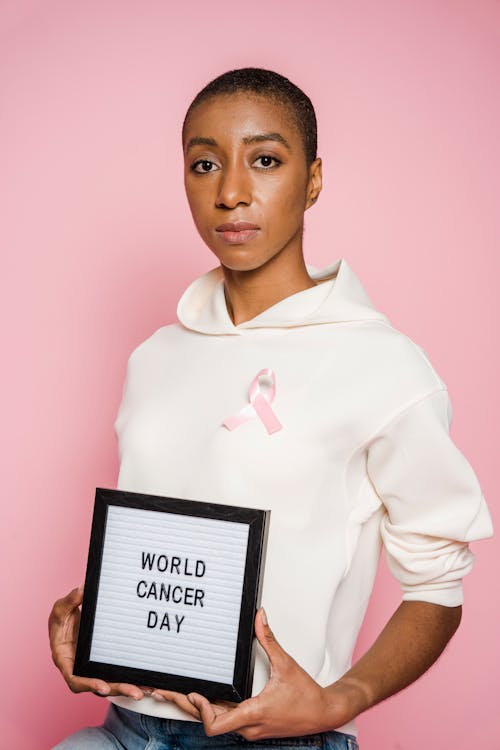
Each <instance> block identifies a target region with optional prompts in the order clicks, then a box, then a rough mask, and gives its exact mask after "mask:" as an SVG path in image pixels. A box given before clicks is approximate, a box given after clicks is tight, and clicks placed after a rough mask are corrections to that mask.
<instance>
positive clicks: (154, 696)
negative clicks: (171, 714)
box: [151, 693, 165, 702]
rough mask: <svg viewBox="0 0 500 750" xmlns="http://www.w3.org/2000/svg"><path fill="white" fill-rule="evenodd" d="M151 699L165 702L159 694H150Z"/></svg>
mask: <svg viewBox="0 0 500 750" xmlns="http://www.w3.org/2000/svg"><path fill="white" fill-rule="evenodd" d="M151 697H152V698H154V699H155V701H160V702H161V701H165V698H164V697H163V695H161V694H160V693H151Z"/></svg>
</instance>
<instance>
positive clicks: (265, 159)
mask: <svg viewBox="0 0 500 750" xmlns="http://www.w3.org/2000/svg"><path fill="white" fill-rule="evenodd" d="M257 162H260V164H258V165H257V166H258V167H259V169H272V168H273V167H277V166H279V165H280V164H281V162H280V160H279V159H277V158H276V157H275V156H269V155H268V154H262V156H258V157H257V159H256V160H255V161H254V164H257Z"/></svg>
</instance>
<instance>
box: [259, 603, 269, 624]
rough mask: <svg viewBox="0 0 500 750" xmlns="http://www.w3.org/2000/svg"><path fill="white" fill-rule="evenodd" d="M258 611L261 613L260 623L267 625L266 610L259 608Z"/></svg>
mask: <svg viewBox="0 0 500 750" xmlns="http://www.w3.org/2000/svg"><path fill="white" fill-rule="evenodd" d="M260 611H261V618H262V622H263V623H264V625H267V624H268V622H267V615H266V610H265V609H264V607H261V610H260Z"/></svg>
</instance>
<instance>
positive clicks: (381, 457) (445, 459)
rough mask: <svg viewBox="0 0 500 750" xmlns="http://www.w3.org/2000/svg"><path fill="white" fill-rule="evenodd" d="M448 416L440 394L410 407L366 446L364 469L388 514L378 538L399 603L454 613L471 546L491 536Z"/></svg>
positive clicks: (478, 490) (448, 408) (445, 396)
mask: <svg viewBox="0 0 500 750" xmlns="http://www.w3.org/2000/svg"><path fill="white" fill-rule="evenodd" d="M451 415H452V412H451V405H450V401H449V398H448V392H447V390H446V389H445V388H440V389H439V390H437V391H434V392H432V393H430V394H428V395H426V396H424V397H423V398H422V399H420V400H419V401H417V402H415V403H413V404H412V405H411V406H409V407H407V408H406V409H405V410H404V411H403V412H401V413H400V414H399V415H398V416H396V417H395V418H394V419H392V420H391V421H390V423H389V424H388V425H387V426H386V427H385V428H384V429H383V430H381V431H380V432H379V433H377V435H376V436H375V437H374V438H373V440H371V441H370V444H369V446H368V457H367V470H368V474H369V477H370V479H371V481H372V483H373V485H374V487H375V490H376V492H377V494H378V495H379V497H380V499H381V500H382V502H383V504H384V505H385V508H386V511H387V512H386V514H385V515H384V517H383V519H382V523H381V534H382V540H383V542H384V546H385V550H386V555H387V560H388V564H389V568H390V570H391V571H392V573H393V575H394V576H395V577H396V578H397V579H398V580H399V581H400V583H401V588H402V591H403V600H407V601H408V600H420V601H427V602H432V603H434V604H443V605H445V606H448V607H455V606H458V605H460V604H462V601H463V594H462V578H463V576H464V575H466V574H467V573H469V572H470V570H471V568H472V565H473V562H474V556H473V554H472V552H471V551H470V549H469V546H468V542H471V541H474V540H477V539H481V538H485V537H489V536H491V534H492V524H491V519H490V515H489V512H488V509H487V506H486V503H485V500H484V497H483V494H482V491H481V487H480V485H479V482H478V480H477V477H476V475H475V473H474V471H473V469H472V468H471V466H470V464H469V463H468V462H467V460H466V459H465V457H464V456H463V455H462V453H461V452H460V451H459V450H458V448H457V447H456V445H455V444H454V443H453V441H452V440H451V438H450V435H449V427H450V422H451Z"/></svg>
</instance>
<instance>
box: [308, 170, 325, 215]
mask: <svg viewBox="0 0 500 750" xmlns="http://www.w3.org/2000/svg"><path fill="white" fill-rule="evenodd" d="M322 187H323V176H322V166H321V159H320V158H319V157H318V158H317V159H315V160H314V161H313V163H312V164H311V166H310V167H309V180H308V182H307V195H306V210H307V209H308V208H310V207H311V206H312V205H314V203H316V201H317V200H318V196H319V194H320V193H321V188H322Z"/></svg>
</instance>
